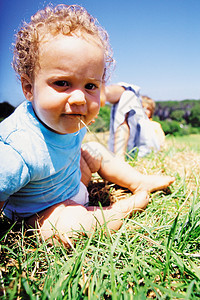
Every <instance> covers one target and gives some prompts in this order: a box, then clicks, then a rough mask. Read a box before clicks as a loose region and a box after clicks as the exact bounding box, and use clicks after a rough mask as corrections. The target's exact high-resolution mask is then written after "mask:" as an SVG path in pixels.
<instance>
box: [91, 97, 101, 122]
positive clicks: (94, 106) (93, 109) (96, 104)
mask: <svg viewBox="0 0 200 300" xmlns="http://www.w3.org/2000/svg"><path fill="white" fill-rule="evenodd" d="M99 109H100V99H99V101H96V102H93V103H91V105H90V108H89V115H90V118H91V120H92V119H93V118H95V117H96V116H97V115H98V113H99ZM91 120H90V121H91Z"/></svg>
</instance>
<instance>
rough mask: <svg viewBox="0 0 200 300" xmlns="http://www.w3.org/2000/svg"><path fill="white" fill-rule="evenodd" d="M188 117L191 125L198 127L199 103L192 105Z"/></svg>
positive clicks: (199, 121)
mask: <svg viewBox="0 0 200 300" xmlns="http://www.w3.org/2000/svg"><path fill="white" fill-rule="evenodd" d="M188 119H189V123H190V124H191V125H192V126H193V127H200V103H197V104H196V105H194V107H193V108H192V109H191V113H190V116H189V118H188Z"/></svg>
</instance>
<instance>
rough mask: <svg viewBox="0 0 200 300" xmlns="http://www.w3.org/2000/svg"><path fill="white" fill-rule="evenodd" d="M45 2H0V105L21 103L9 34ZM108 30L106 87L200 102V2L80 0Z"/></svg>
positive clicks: (154, 97)
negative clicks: (110, 63)
mask: <svg viewBox="0 0 200 300" xmlns="http://www.w3.org/2000/svg"><path fill="white" fill-rule="evenodd" d="M48 3H49V1H43V0H0V102H4V101H8V102H10V103H11V104H12V105H14V106H16V105H18V104H19V103H20V102H22V101H23V100H24V96H23V94H22V91H21V86H20V83H19V82H18V80H17V79H16V75H15V73H14V71H13V70H12V67H11V61H12V47H11V44H12V43H13V41H14V33H15V31H16V30H17V29H18V28H19V25H20V24H21V21H22V20H26V21H29V20H30V16H31V15H32V14H34V13H35V12H36V11H37V10H38V9H41V8H43V7H45V6H46V5H47V4H48ZM59 3H65V4H79V5H82V6H84V7H85V8H86V9H87V10H88V12H89V13H90V14H92V15H93V16H94V17H96V18H97V19H98V21H99V22H100V24H101V25H102V26H103V27H104V28H105V29H106V30H107V31H108V33H109V35H110V42H111V45H112V48H113V51H114V58H115V60H116V68H115V71H114V73H113V75H112V78H111V82H110V83H115V82H119V81H125V82H129V83H133V84H136V85H139V86H140V87H141V93H142V94H145V95H148V96H150V97H152V98H153V99H155V100H183V99H200V0H123V1H119V0H99V1H96V0H82V1H57V0H56V1H52V4H55V5H56V4H59Z"/></svg>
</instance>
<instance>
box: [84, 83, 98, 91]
mask: <svg viewBox="0 0 200 300" xmlns="http://www.w3.org/2000/svg"><path fill="white" fill-rule="evenodd" d="M85 88H86V89H87V90H94V89H96V88H97V86H96V85H95V84H94V83H88V84H86V86H85Z"/></svg>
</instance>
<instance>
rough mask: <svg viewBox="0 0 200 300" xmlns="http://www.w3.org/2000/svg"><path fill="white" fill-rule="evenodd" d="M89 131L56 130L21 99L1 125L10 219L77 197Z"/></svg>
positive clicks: (2, 197) (2, 186)
mask: <svg viewBox="0 0 200 300" xmlns="http://www.w3.org/2000/svg"><path fill="white" fill-rule="evenodd" d="M85 133H86V128H82V129H81V130H80V131H78V132H77V133H70V134H57V133H55V132H52V131H50V130H48V129H47V128H46V127H45V126H43V124H41V122H40V121H39V120H38V119H37V117H36V115H35V113H34V111H33V108H32V104H31V102H28V101H25V102H23V103H22V104H21V105H20V106H19V107H18V108H17V109H16V110H15V112H14V113H13V114H12V115H11V116H10V117H8V118H7V119H5V120H4V121H3V122H1V123H0V201H6V200H7V201H6V203H5V205H4V207H5V208H4V212H5V214H6V215H7V216H8V217H9V218H11V219H16V218H17V217H29V216H31V215H33V214H35V213H37V212H39V211H41V210H43V209H46V208H47V207H50V206H52V205H53V204H56V203H59V202H62V201H64V200H66V199H70V197H72V196H74V195H76V194H77V193H78V191H79V185H80V179H81V171H80V154H81V143H82V140H83V137H84V135H85Z"/></svg>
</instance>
